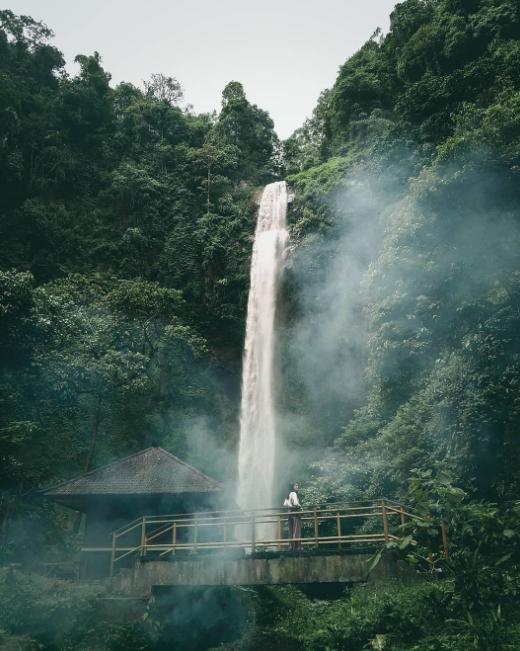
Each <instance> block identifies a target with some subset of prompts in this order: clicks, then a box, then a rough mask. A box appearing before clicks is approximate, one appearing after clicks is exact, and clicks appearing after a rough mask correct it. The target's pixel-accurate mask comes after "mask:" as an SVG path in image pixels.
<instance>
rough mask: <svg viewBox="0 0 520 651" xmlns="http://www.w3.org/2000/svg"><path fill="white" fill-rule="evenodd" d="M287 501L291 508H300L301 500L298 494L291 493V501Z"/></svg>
mask: <svg viewBox="0 0 520 651" xmlns="http://www.w3.org/2000/svg"><path fill="white" fill-rule="evenodd" d="M287 501H288V502H289V504H288V505H287V506H291V507H293V508H295V507H296V506H300V500H299V499H298V493H297V492H296V491H291V492H290V493H289V499H288V500H287Z"/></svg>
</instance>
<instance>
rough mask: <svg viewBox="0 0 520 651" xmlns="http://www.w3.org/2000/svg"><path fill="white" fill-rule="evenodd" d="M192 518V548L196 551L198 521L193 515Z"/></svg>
mask: <svg viewBox="0 0 520 651" xmlns="http://www.w3.org/2000/svg"><path fill="white" fill-rule="evenodd" d="M193 519H194V521H195V528H194V531H193V542H194V546H193V549H194V551H197V542H198V540H199V525H198V522H197V516H195V517H194V518H193Z"/></svg>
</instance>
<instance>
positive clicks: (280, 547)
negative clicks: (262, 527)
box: [276, 515, 282, 551]
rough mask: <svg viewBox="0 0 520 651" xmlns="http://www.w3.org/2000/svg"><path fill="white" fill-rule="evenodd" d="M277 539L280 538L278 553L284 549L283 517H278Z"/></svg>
mask: <svg viewBox="0 0 520 651" xmlns="http://www.w3.org/2000/svg"><path fill="white" fill-rule="evenodd" d="M276 537H277V538H278V545H277V547H278V551H280V550H281V549H282V543H281V542H280V541H281V540H282V516H281V515H278V524H277V525H276Z"/></svg>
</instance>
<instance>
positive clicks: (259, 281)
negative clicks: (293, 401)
mask: <svg viewBox="0 0 520 651" xmlns="http://www.w3.org/2000/svg"><path fill="white" fill-rule="evenodd" d="M286 216H287V186H286V184H285V182H284V181H279V182H276V183H270V184H269V185H266V186H265V188H264V191H263V194H262V199H261V201H260V208H259V211H258V219H257V224H256V232H255V240H254V245H253V257H252V260H251V280H250V289H249V299H248V304H247V322H246V340H245V348H244V358H243V370H242V404H241V411H240V443H239V454H238V503H239V505H240V506H241V507H242V508H244V509H256V508H264V507H273V506H275V505H274V504H273V488H274V486H273V483H274V465H275V445H276V419H275V409H274V396H273V374H274V346H275V335H276V333H275V317H276V298H277V294H278V285H279V280H280V272H281V267H282V263H283V256H284V251H285V248H286V244H287V238H288V234H287V230H286ZM269 534H270V532H269V531H258V538H259V539H261V538H264V539H265V537H268V536H269Z"/></svg>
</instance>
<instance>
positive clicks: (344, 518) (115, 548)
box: [83, 499, 448, 594]
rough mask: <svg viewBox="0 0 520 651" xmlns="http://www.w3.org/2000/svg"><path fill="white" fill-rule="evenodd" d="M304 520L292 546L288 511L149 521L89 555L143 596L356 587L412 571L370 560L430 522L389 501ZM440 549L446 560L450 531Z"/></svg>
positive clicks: (324, 508)
mask: <svg viewBox="0 0 520 651" xmlns="http://www.w3.org/2000/svg"><path fill="white" fill-rule="evenodd" d="M297 514H298V516H299V517H300V518H301V522H302V534H301V537H300V538H297V539H291V540H289V539H288V537H287V531H288V518H289V513H288V512H287V509H262V510H255V511H208V512H195V513H190V514H175V515H171V516H170V515H161V516H142V517H140V518H137V519H135V520H134V521H132V522H130V523H128V524H127V525H125V526H123V527H120V528H119V529H117V530H115V531H114V532H113V533H112V535H111V545H110V546H109V547H108V546H107V547H85V548H84V549H83V552H84V553H88V554H105V555H109V557H110V561H109V574H110V577H112V583H113V585H114V586H116V587H118V588H119V589H121V590H124V591H127V592H130V591H134V592H139V593H143V594H144V593H147V592H151V590H152V588H153V587H159V586H233V585H249V586H254V585H283V584H309V583H355V582H363V581H368V580H371V579H375V578H386V577H391V576H402V575H403V574H406V573H407V572H409V571H410V570H409V568H408V566H406V565H405V564H403V563H399V562H398V561H397V560H396V559H395V558H393V557H392V556H391V555H388V556H385V557H383V559H382V560H381V561H380V563H378V565H377V567H376V568H375V569H374V570H373V571H372V572H369V566H370V563H369V561H370V559H371V558H372V557H373V555H374V553H375V552H376V551H377V550H378V548H380V547H381V546H382V545H383V544H385V543H388V542H390V541H396V542H398V541H400V540H401V539H402V538H403V537H404V535H405V533H404V526H405V524H406V523H407V522H410V521H415V522H418V523H419V522H425V521H426V520H425V518H423V517H421V516H419V515H417V514H414V513H412V512H411V511H410V510H409V509H407V508H406V507H405V506H404V505H402V504H399V503H397V502H395V501H392V500H388V499H379V500H374V501H367V502H357V503H349V504H328V505H321V506H315V507H312V508H304V509H303V510H302V511H299V512H298V513H297ZM432 526H435V525H433V523H432ZM295 546H296V547H299V549H294V547H295ZM439 550H440V553H442V554H444V555H447V552H448V550H447V538H446V530H445V528H444V526H443V525H439Z"/></svg>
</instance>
